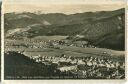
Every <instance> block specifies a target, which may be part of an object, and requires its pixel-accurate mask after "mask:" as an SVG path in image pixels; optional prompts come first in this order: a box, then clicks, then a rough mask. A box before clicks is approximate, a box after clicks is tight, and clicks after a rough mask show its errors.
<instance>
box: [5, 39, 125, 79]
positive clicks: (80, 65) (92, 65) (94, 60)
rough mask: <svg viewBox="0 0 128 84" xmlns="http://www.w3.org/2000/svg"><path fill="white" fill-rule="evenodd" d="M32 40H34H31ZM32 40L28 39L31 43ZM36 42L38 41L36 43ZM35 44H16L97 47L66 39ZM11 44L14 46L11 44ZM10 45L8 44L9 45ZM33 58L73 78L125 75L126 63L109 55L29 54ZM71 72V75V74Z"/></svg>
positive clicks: (103, 77)
mask: <svg viewBox="0 0 128 84" xmlns="http://www.w3.org/2000/svg"><path fill="white" fill-rule="evenodd" d="M31 42H32V41H31ZM31 42H29V41H28V43H29V44H31ZM34 43H38V46H37V44H35V45H34ZM32 44H33V45H31V46H30V45H28V44H27V43H26V44H24V45H16V43H15V46H18V47H21V46H22V47H23V46H24V47H31V48H41V47H46V48H57V49H61V48H60V47H57V45H65V46H77V47H84V48H85V47H92V48H96V47H94V46H91V45H89V44H88V43H86V42H85V43H84V44H83V43H82V44H79V46H78V45H77V44H69V43H66V42H64V41H59V40H53V41H50V40H49V41H48V42H45V41H39V42H38V41H36V42H32ZM41 44H43V45H44V44H46V45H45V46H42V45H41ZM11 46H14V45H13V44H11ZM6 47H10V45H9V44H8V46H6ZM18 53H20V54H24V52H20V51H19V52H18ZM102 54H106V55H109V54H107V52H103V53H102ZM27 57H29V58H30V59H31V60H34V61H35V62H36V63H40V64H42V65H45V66H51V65H53V64H54V65H55V66H56V69H57V70H59V71H60V72H61V73H60V74H62V73H63V75H65V76H67V77H71V76H72V77H73V78H87V79H93V78H94V79H98V78H99V79H106V78H107V79H120V78H124V77H125V64H124V62H123V61H116V60H113V59H111V58H109V56H108V57H105V56H104V57H95V56H91V55H90V56H86V55H85V56H84V57H83V56H82V57H79V56H77V57H73V56H67V55H65V54H63V53H62V54H61V55H60V56H45V55H40V54H39V55H38V56H27ZM69 73H70V75H69ZM71 74H72V75H71Z"/></svg>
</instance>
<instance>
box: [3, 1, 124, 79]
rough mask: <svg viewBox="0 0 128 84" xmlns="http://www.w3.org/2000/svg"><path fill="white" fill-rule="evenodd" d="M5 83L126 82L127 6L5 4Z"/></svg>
mask: <svg viewBox="0 0 128 84" xmlns="http://www.w3.org/2000/svg"><path fill="white" fill-rule="evenodd" d="M4 79H5V80H21V79H32V80H34V79H41V80H43V79H87V80H88V79H125V7H124V4H121V3H112V4H109V3H108V4H107V3H106V2H105V3H103V4H98V3H97V4H37V3H35V4H29V3H25V4H12V3H11V4H9V3H8V4H5V5H4Z"/></svg>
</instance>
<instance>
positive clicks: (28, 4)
mask: <svg viewBox="0 0 128 84" xmlns="http://www.w3.org/2000/svg"><path fill="white" fill-rule="evenodd" d="M123 7H124V1H123V0H5V1H4V12H5V13H9V12H18V13H19V12H37V11H41V12H42V13H65V14H74V13H82V12H95V11H111V10H117V9H120V8H123Z"/></svg>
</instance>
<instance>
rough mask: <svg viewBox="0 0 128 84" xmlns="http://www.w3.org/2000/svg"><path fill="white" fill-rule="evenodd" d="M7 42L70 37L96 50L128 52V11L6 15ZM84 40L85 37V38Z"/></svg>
mask: <svg viewBox="0 0 128 84" xmlns="http://www.w3.org/2000/svg"><path fill="white" fill-rule="evenodd" d="M4 16H5V18H4V21H5V25H4V26H5V38H23V37H27V38H33V37H36V36H52V35H61V36H69V39H70V40H72V41H77V40H86V41H88V42H90V43H91V44H93V45H95V46H100V47H104V48H110V49H116V50H124V49H125V46H124V45H125V9H124V8H122V9H119V10H114V11H100V12H85V13H76V14H70V15H66V14H62V13H49V14H34V13H30V12H23V13H6V14H5V15H4ZM81 36H82V37H81Z"/></svg>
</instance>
